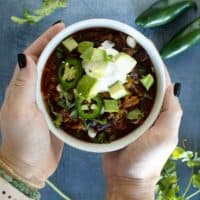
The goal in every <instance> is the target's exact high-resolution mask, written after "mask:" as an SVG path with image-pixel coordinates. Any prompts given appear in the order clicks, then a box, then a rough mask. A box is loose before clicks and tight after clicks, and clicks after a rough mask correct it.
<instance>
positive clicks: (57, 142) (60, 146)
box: [51, 133, 64, 163]
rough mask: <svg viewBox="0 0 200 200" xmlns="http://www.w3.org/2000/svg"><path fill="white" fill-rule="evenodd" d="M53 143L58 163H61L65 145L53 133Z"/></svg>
mask: <svg viewBox="0 0 200 200" xmlns="http://www.w3.org/2000/svg"><path fill="white" fill-rule="evenodd" d="M51 143H52V147H53V149H54V155H55V159H56V161H57V163H59V162H60V159H61V156H62V152H63V147H64V143H63V142H62V141H61V140H60V139H58V138H57V137H56V136H55V135H54V134H52V133H51Z"/></svg>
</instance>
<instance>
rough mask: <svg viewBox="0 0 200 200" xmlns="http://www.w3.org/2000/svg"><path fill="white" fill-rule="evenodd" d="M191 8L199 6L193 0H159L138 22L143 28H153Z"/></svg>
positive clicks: (166, 22)
mask: <svg viewBox="0 0 200 200" xmlns="http://www.w3.org/2000/svg"><path fill="white" fill-rule="evenodd" d="M190 8H197V4H196V2H195V1H193V0H159V1H157V2H155V3H154V4H153V5H152V6H151V7H150V8H149V9H147V10H146V11H144V12H143V13H142V14H141V15H140V16H139V17H138V18H137V19H136V21H135V22H136V24H137V25H138V26H141V27H143V28H153V27H158V26H162V25H165V24H168V23H169V22H171V21H173V20H174V19H175V18H177V17H178V16H179V15H181V14H183V13H184V12H185V11H187V10H189V9H190Z"/></svg>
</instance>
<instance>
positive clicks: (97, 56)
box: [91, 48, 107, 62]
mask: <svg viewBox="0 0 200 200" xmlns="http://www.w3.org/2000/svg"><path fill="white" fill-rule="evenodd" d="M106 55H107V54H106V51H105V50H103V49H97V48H94V49H93V54H92V57H91V61H92V62H101V61H105V59H106Z"/></svg>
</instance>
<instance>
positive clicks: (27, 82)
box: [6, 55, 37, 106]
mask: <svg viewBox="0 0 200 200" xmlns="http://www.w3.org/2000/svg"><path fill="white" fill-rule="evenodd" d="M24 59H25V63H24V67H23V68H21V69H20V68H19V64H18V65H17V67H16V72H15V77H14V78H13V79H12V81H11V82H10V85H9V87H8V90H7V93H6V100H8V103H9V102H10V103H13V99H14V100H15V103H16V105H20V106H23V105H27V104H29V105H30V104H31V103H35V88H36V80H37V68H36V64H35V62H34V61H33V59H32V58H31V57H30V56H27V55H25V58H24Z"/></svg>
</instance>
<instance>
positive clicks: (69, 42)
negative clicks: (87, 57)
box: [62, 37, 78, 52]
mask: <svg viewBox="0 0 200 200" xmlns="http://www.w3.org/2000/svg"><path fill="white" fill-rule="evenodd" d="M62 44H63V45H64V46H65V47H66V48H67V49H68V50H69V52H71V51H73V50H74V49H76V48H77V47H78V43H77V42H76V40H75V39H74V38H73V37H69V38H67V39H66V40H64V41H63V42H62Z"/></svg>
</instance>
